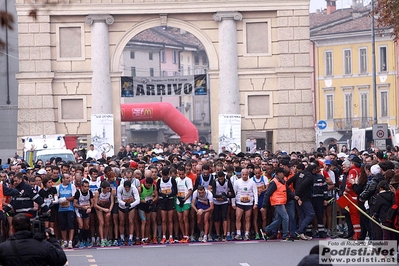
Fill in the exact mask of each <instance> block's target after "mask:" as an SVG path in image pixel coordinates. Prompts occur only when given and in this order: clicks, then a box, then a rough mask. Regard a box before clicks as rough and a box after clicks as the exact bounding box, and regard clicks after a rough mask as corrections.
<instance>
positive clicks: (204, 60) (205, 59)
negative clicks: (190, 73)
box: [202, 55, 208, 65]
mask: <svg viewBox="0 0 399 266" xmlns="http://www.w3.org/2000/svg"><path fill="white" fill-rule="evenodd" d="M202 64H203V65H207V64H208V57H207V56H206V55H204V56H203V57H202Z"/></svg>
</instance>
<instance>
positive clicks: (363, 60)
mask: <svg viewBox="0 0 399 266" xmlns="http://www.w3.org/2000/svg"><path fill="white" fill-rule="evenodd" d="M359 60H360V65H359V72H360V74H366V73H367V49H366V48H360V50H359Z"/></svg>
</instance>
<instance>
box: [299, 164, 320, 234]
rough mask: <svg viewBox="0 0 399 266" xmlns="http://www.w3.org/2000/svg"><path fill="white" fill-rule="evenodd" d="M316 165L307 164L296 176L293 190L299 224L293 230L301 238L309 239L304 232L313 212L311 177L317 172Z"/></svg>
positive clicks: (312, 216) (311, 219)
mask: <svg viewBox="0 0 399 266" xmlns="http://www.w3.org/2000/svg"><path fill="white" fill-rule="evenodd" d="M316 168H317V166H316V165H315V164H313V163H312V164H309V166H308V167H307V168H306V169H305V170H304V171H303V172H302V173H301V174H300V175H299V176H298V178H297V180H296V186H298V189H296V190H295V195H296V196H295V199H296V200H297V201H298V206H299V207H298V213H299V224H298V229H297V231H296V232H295V233H296V235H297V237H298V238H300V239H302V240H311V239H312V238H311V237H308V236H306V235H305V234H304V231H305V228H306V226H307V225H308V224H309V223H311V222H312V221H313V218H314V216H315V212H314V209H313V206H312V201H311V200H312V187H313V178H314V175H315V174H316V172H317V169H316Z"/></svg>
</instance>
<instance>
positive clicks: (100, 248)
mask: <svg viewBox="0 0 399 266" xmlns="http://www.w3.org/2000/svg"><path fill="white" fill-rule="evenodd" d="M96 249H101V250H111V249H121V248H120V247H113V248H96Z"/></svg>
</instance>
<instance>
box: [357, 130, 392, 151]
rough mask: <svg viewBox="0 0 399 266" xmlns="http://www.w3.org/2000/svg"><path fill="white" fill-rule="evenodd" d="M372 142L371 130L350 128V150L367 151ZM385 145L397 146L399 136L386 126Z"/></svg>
mask: <svg viewBox="0 0 399 266" xmlns="http://www.w3.org/2000/svg"><path fill="white" fill-rule="evenodd" d="M372 141H373V128H372V127H368V128H352V142H351V149H353V148H357V149H358V150H359V151H363V150H367V149H369V148H370V143H371V142H372ZM386 145H387V146H388V145H389V146H391V147H392V148H393V147H394V146H398V145H399V134H398V132H397V130H396V129H395V128H393V127H391V126H388V138H387V140H386Z"/></svg>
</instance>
